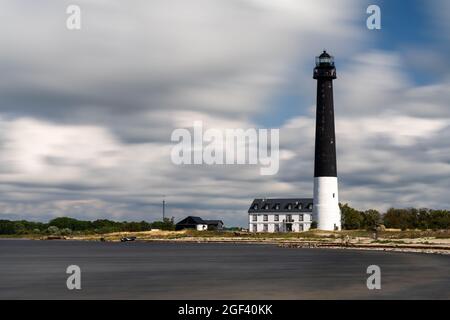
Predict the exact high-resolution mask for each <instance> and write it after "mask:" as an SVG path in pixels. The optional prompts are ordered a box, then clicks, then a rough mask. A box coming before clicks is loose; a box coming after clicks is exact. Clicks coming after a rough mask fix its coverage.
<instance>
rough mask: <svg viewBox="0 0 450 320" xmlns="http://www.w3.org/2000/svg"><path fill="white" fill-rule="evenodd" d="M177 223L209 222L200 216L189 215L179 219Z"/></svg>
mask: <svg viewBox="0 0 450 320" xmlns="http://www.w3.org/2000/svg"><path fill="white" fill-rule="evenodd" d="M177 224H178V225H182V224H207V223H206V222H205V221H204V220H203V219H202V218H200V217H194V216H189V217H186V218H184V219H183V220H181V221H179V222H178V223H177Z"/></svg>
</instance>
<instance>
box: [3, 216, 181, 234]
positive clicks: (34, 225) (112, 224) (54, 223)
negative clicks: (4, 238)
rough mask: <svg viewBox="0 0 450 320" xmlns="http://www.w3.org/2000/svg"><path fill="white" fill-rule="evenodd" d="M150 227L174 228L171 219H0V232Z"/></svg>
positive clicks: (137, 229) (68, 232)
mask: <svg viewBox="0 0 450 320" xmlns="http://www.w3.org/2000/svg"><path fill="white" fill-rule="evenodd" d="M151 229H162V230H175V225H174V222H173V219H167V218H166V219H164V221H154V222H151V223H150V222H146V221H140V222H134V221H132V222H128V221H120V222H119V221H112V220H107V219H99V220H95V221H86V220H77V219H74V218H69V217H60V218H55V219H53V220H50V221H49V222H48V223H43V222H33V221H26V220H18V221H11V220H0V234H11V235H12V234H39V233H42V234H61V235H68V234H72V233H109V232H122V231H129V232H136V231H148V230H151Z"/></svg>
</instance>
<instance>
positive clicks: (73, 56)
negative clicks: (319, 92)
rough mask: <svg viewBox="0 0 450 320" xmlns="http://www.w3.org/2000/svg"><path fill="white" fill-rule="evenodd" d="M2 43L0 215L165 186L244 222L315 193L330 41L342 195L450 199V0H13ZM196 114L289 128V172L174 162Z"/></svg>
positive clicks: (106, 200) (43, 214) (141, 203)
mask: <svg viewBox="0 0 450 320" xmlns="http://www.w3.org/2000/svg"><path fill="white" fill-rule="evenodd" d="M71 4H76V5H78V6H79V7H80V8H81V29H80V30H68V29H67V28H66V20H67V18H68V14H67V13H66V9H67V7H68V6H69V5H71ZM370 4H376V5H378V6H379V7H380V9H381V30H369V29H368V28H367V27H366V19H367V17H368V16H369V15H368V14H367V13H366V9H367V7H368V6H369V5H370ZM0 43H1V44H2V45H1V48H0V73H1V75H2V76H1V77H0V219H14V220H17V219H29V220H36V221H46V220H48V219H51V218H53V217H57V216H71V217H75V218H79V219H101V218H108V219H115V220H128V221H130V220H147V221H153V220H157V219H160V218H161V212H162V209H161V203H162V200H163V198H164V197H165V199H166V202H167V207H166V214H167V215H168V216H173V217H175V220H179V219H181V218H182V217H185V216H187V215H196V216H200V217H203V218H209V219H222V220H223V221H224V222H225V224H226V225H227V226H245V225H246V221H247V210H248V207H249V205H250V204H251V202H252V199H253V198H261V197H267V198H270V197H312V187H313V177H312V176H313V167H314V159H313V154H314V125H315V124H314V122H315V98H316V97H315V94H316V92H315V90H316V89H315V86H316V83H315V80H314V79H312V70H313V68H314V57H315V56H316V55H318V54H320V53H321V51H322V50H323V49H326V50H327V51H328V52H330V53H331V54H332V55H334V56H335V62H336V68H337V77H338V78H337V79H336V80H335V81H334V93H335V101H334V103H335V115H336V140H337V155H338V176H339V198H340V202H342V203H349V205H351V206H353V207H356V208H358V209H360V210H365V209H369V208H374V209H377V210H380V211H382V212H383V211H385V210H386V209H388V208H390V207H429V208H436V209H449V208H450V200H449V197H448V190H449V189H450V105H449V104H450V102H449V101H450V60H449V58H448V57H449V56H450V2H449V1H446V0H431V1H425V0H411V1H400V0H397V1H381V0H378V1H359V0H344V1H339V2H338V1H333V0H318V1H294V0H278V1H271V0H215V1H211V0H191V1H185V0H171V1H167V0H165V1H163V0H136V1H133V2H129V1H123V0H122V1H120V0H108V1H106V0H95V1H94V0H89V1H88V0H78V1H65V0H54V1H50V0H42V1H31V0H30V1H25V0H4V1H2V2H1V4H0ZM194 121H202V122H203V124H204V126H205V127H207V128H216V129H221V130H222V129H225V128H243V129H247V128H257V129H262V128H275V129H279V130H280V169H279V172H278V173H277V174H276V175H271V176H262V175H261V174H260V170H259V167H258V166H255V165H223V166H221V165H215V166H208V165H175V164H174V163H173V162H172V161H171V158H170V153H171V150H172V148H173V146H174V143H173V142H172V141H171V139H170V138H171V133H172V132H173V131H174V130H175V129H177V128H191V127H192V126H193V123H194Z"/></svg>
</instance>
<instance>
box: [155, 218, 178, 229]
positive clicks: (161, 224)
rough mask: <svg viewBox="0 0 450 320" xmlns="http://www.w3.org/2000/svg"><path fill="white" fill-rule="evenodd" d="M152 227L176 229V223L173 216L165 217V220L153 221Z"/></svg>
mask: <svg viewBox="0 0 450 320" xmlns="http://www.w3.org/2000/svg"><path fill="white" fill-rule="evenodd" d="M152 228H153V229H161V230H175V224H174V221H173V218H172V219H169V218H164V220H163V221H154V222H153V223H152Z"/></svg>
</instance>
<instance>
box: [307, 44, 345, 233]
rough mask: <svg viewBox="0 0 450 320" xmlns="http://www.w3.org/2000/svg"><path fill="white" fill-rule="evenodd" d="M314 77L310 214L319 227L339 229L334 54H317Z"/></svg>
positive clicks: (324, 52)
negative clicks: (314, 134)
mask: <svg viewBox="0 0 450 320" xmlns="http://www.w3.org/2000/svg"><path fill="white" fill-rule="evenodd" d="M313 78H314V79H316V80H317V108H316V145H315V148H316V149H315V156H314V200H313V201H314V205H313V217H314V218H315V219H317V228H318V229H320V230H340V229H341V210H340V209H339V197H338V180H337V168H336V137H335V133H334V106H333V80H334V79H336V68H335V66H334V58H333V57H332V56H330V55H329V54H328V53H327V52H326V51H323V53H322V54H321V55H320V56H318V57H316V67H315V68H314V77H313Z"/></svg>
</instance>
